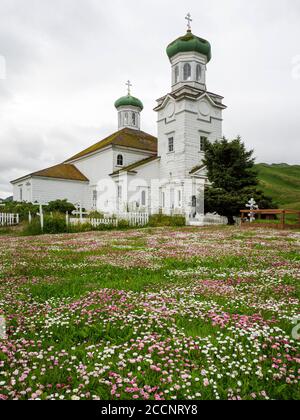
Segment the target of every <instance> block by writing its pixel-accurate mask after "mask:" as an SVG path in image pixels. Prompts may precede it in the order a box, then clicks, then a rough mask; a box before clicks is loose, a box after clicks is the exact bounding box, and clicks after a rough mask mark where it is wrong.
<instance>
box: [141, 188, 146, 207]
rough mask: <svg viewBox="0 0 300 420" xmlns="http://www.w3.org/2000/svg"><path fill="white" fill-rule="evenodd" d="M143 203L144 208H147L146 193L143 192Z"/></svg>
mask: <svg viewBox="0 0 300 420" xmlns="http://www.w3.org/2000/svg"><path fill="white" fill-rule="evenodd" d="M141 203H142V206H144V207H145V206H146V191H142V196H141Z"/></svg>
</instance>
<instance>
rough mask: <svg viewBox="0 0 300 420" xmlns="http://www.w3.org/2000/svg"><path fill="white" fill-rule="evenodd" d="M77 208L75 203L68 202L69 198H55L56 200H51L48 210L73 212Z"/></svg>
mask: <svg viewBox="0 0 300 420" xmlns="http://www.w3.org/2000/svg"><path fill="white" fill-rule="evenodd" d="M74 210H75V207H74V205H73V204H71V203H68V201H67V200H55V201H51V202H50V203H49V204H48V206H47V208H46V211H48V212H59V213H64V214H65V213H66V212H69V213H72V211H74Z"/></svg>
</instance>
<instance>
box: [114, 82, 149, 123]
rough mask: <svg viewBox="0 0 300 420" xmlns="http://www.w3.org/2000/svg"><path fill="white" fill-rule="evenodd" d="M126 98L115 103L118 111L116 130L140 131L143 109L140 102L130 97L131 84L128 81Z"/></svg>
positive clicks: (123, 97)
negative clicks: (130, 129)
mask: <svg viewBox="0 0 300 420" xmlns="http://www.w3.org/2000/svg"><path fill="white" fill-rule="evenodd" d="M126 86H127V89H128V91H127V96H122V98H120V99H118V100H117V101H116V102H115V107H116V109H117V111H118V129H119V130H122V129H123V128H132V129H134V130H140V128H141V112H142V110H143V109H144V106H143V104H142V102H141V101H140V100H139V99H138V98H135V97H134V96H132V95H131V87H132V84H131V83H130V81H129V80H128V82H127V83H126Z"/></svg>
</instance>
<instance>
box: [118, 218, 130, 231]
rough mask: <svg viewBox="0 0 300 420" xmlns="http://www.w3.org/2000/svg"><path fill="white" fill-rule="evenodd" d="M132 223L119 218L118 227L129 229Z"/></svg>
mask: <svg viewBox="0 0 300 420" xmlns="http://www.w3.org/2000/svg"><path fill="white" fill-rule="evenodd" d="M129 228H130V224H129V222H128V221H127V220H119V222H118V229H129Z"/></svg>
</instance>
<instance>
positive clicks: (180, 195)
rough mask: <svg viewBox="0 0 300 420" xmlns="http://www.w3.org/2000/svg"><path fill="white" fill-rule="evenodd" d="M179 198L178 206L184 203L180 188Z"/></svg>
mask: <svg viewBox="0 0 300 420" xmlns="http://www.w3.org/2000/svg"><path fill="white" fill-rule="evenodd" d="M177 194H178V195H177V200H178V207H181V205H182V192H181V190H178V192H177Z"/></svg>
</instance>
